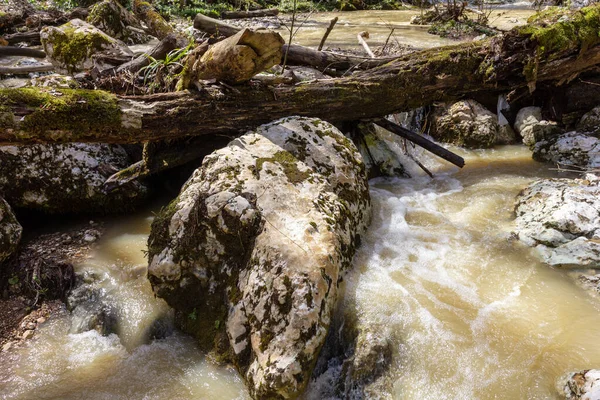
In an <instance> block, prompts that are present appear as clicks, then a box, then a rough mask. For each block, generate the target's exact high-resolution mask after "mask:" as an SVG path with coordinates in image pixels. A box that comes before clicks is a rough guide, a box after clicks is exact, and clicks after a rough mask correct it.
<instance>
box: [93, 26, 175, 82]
mask: <svg viewBox="0 0 600 400" xmlns="http://www.w3.org/2000/svg"><path fill="white" fill-rule="evenodd" d="M177 44H178V41H177V36H176V35H175V34H170V35H167V36H166V37H165V38H164V39H163V40H161V41H160V42H159V43H158V44H157V45H156V46H154V47H153V48H152V49H150V50H149V51H148V53H144V54H142V55H140V56H138V57H136V58H134V59H133V60H131V61H129V62H126V63H125V64H121V65H119V66H118V67H115V68H111V69H108V70H105V71H103V72H102V75H110V74H115V73H116V74H120V73H124V72H131V73H136V72H138V71H139V70H140V69H142V68H143V67H145V66H146V65H149V64H150V62H151V60H152V59H155V60H164V59H165V57H166V56H167V54H169V52H171V51H173V50H175V49H176V48H177Z"/></svg>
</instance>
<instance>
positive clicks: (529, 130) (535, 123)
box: [515, 107, 562, 146]
mask: <svg viewBox="0 0 600 400" xmlns="http://www.w3.org/2000/svg"><path fill="white" fill-rule="evenodd" d="M515 130H516V131H517V133H519V134H520V135H521V137H522V138H523V143H524V144H526V145H527V146H533V145H534V144H536V143H537V142H539V141H540V140H543V139H547V138H550V137H552V136H555V135H559V134H560V133H562V130H561V129H560V128H559V127H558V126H557V125H556V122H552V121H546V120H543V119H542V109H541V108H540V107H525V108H522V109H520V110H519V112H518V113H517V119H516V121H515Z"/></svg>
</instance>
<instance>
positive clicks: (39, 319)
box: [37, 317, 46, 324]
mask: <svg viewBox="0 0 600 400" xmlns="http://www.w3.org/2000/svg"><path fill="white" fill-rule="evenodd" d="M44 322H46V318H44V317H39V318H38V319H37V323H38V324H43V323H44Z"/></svg>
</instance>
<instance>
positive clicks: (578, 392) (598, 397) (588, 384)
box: [561, 369, 600, 400]
mask: <svg viewBox="0 0 600 400" xmlns="http://www.w3.org/2000/svg"><path fill="white" fill-rule="evenodd" d="M566 381H567V382H566V383H564V386H562V388H561V389H562V390H561V392H562V393H563V394H564V395H565V397H566V399H567V400H600V370H597V369H588V370H585V371H580V372H575V373H571V374H569V375H568V377H567V379H566ZM561 385H563V383H562V382H561Z"/></svg>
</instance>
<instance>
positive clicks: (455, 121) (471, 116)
mask: <svg viewBox="0 0 600 400" xmlns="http://www.w3.org/2000/svg"><path fill="white" fill-rule="evenodd" d="M431 119H432V127H431V129H430V131H429V133H430V134H431V136H432V137H433V138H434V139H436V140H439V141H442V142H446V143H452V144H455V145H457V146H464V147H468V148H488V147H492V146H494V145H495V144H496V141H497V138H498V130H499V125H498V118H497V117H496V114H494V113H492V112H490V111H488V110H487V109H486V108H485V107H483V106H482V105H481V104H479V103H478V102H476V101H474V100H461V101H459V102H456V103H454V104H452V105H448V106H444V107H439V108H436V110H435V111H434V113H433V116H432V117H431Z"/></svg>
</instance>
